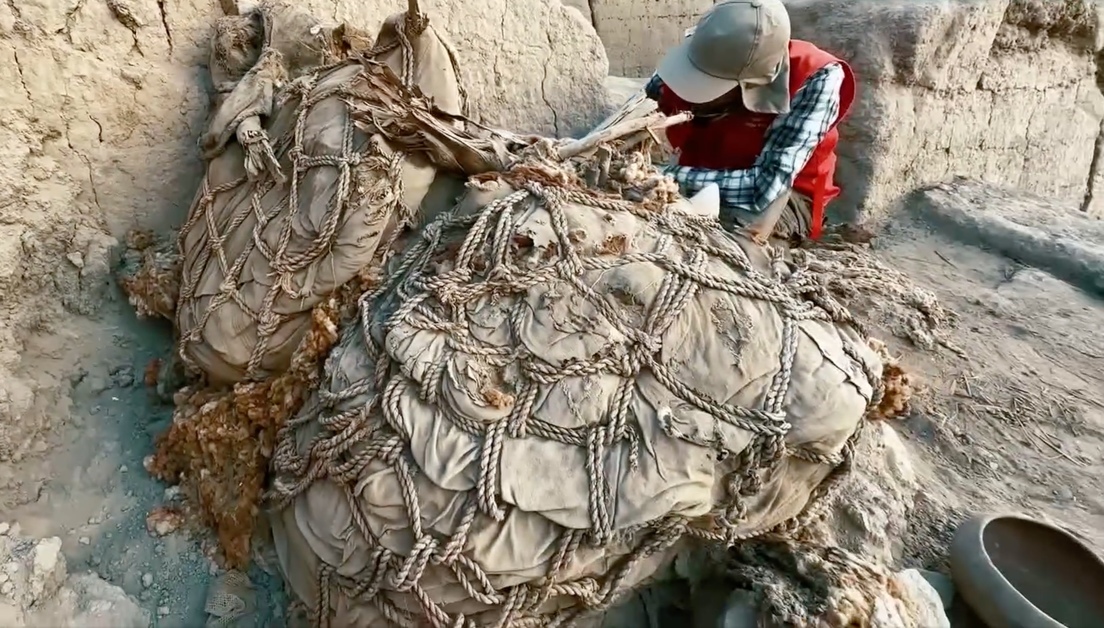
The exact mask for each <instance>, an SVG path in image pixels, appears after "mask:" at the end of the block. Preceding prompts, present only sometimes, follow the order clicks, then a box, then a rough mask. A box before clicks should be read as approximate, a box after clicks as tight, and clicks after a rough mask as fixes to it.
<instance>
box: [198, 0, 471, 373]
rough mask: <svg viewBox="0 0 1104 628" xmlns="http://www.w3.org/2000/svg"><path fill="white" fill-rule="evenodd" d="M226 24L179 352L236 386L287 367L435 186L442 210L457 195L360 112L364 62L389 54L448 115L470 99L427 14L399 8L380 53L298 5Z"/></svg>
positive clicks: (387, 61)
mask: <svg viewBox="0 0 1104 628" xmlns="http://www.w3.org/2000/svg"><path fill="white" fill-rule="evenodd" d="M218 28H219V30H218V33H216V35H215V37H214V38H213V40H212V61H211V68H212V74H213V76H214V79H215V83H216V86H217V87H218V90H219V92H220V98H219V105H218V107H217V108H216V110H215V111H214V112H213V114H212V116H211V121H210V124H209V127H208V130H207V132H206V133H205V134H204V136H203V137H202V138H201V140H200V144H201V148H202V150H203V152H204V155H205V156H206V157H208V158H209V159H210V160H211V161H210V163H209V164H208V167H207V173H206V176H205V177H204V179H203V183H202V185H201V187H200V189H199V191H198V193H197V194H196V198H195V201H194V202H193V204H192V207H191V209H190V211H189V215H188V219H187V221H186V223H185V225H184V226H183V227H182V228H181V231H180V247H181V257H182V264H181V266H182V272H181V280H180V288H179V299H178V303H177V311H176V322H177V327H178V330H179V332H180V353H181V356H182V357H183V358H184V360H185V361H186V362H188V363H189V364H190V365H191V366H193V367H195V368H198V369H199V370H201V371H203V372H204V373H206V374H207V376H208V378H209V379H210V380H211V381H212V382H213V383H231V382H236V381H240V380H242V379H255V380H256V379H263V378H264V377H265V376H267V375H271V374H274V373H279V372H281V371H282V370H284V369H286V368H287V365H288V363H289V362H290V358H291V354H292V352H293V351H294V349H295V347H296V345H297V344H298V342H299V341H300V340H301V339H302V337H303V336H304V334H305V333H306V330H307V328H308V326H309V323H310V311H311V309H312V308H313V307H314V306H315V305H317V304H318V303H320V302H321V301H322V300H323V299H324V298H325V297H326V296H327V295H329V294H331V293H332V292H333V291H334V290H335V289H337V288H338V287H340V286H341V285H343V284H345V283H346V282H347V281H349V280H350V279H351V278H352V277H354V276H355V275H356V274H357V273H358V272H361V271H362V270H363V269H365V268H366V267H368V266H369V265H370V264H372V262H373V260H376V259H377V258H378V256H380V255H382V254H384V253H385V252H386V251H388V250H389V249H390V245H391V243H392V241H393V238H394V237H395V236H397V235H398V234H399V232H400V231H401V230H402V229H403V228H404V227H406V226H408V225H410V224H412V223H413V222H414V221H415V220H416V219H417V218H418V217H419V216H420V213H421V208H422V205H423V201H424V200H425V199H426V198H427V197H428V198H434V199H438V198H439V199H440V200H434V201H433V202H431V203H429V205H432V206H434V207H439V206H441V205H442V203H445V204H447V203H448V201H449V199H451V198H454V197H455V194H456V193H457V192H458V191H459V188H458V185H459V184H458V183H457V181H456V180H454V179H452V177H450V176H449V175H444V174H442V175H441V176H437V171H436V169H435V168H434V167H433V166H432V165H431V164H430V163H429V161H428V160H426V159H425V158H423V157H421V156H419V155H417V154H413V153H411V152H408V151H399V150H397V149H396V148H395V147H394V146H393V145H392V143H391V142H390V141H389V140H388V139H387V138H386V137H384V136H383V135H381V134H380V133H379V132H378V131H379V129H378V128H376V126H375V125H374V124H372V123H371V122H368V123H364V122H362V121H358V120H354V116H353V115H352V113H351V111H352V109H354V108H356V107H358V106H361V105H363V99H364V96H365V94H367V93H370V92H371V90H372V89H373V88H372V85H371V77H370V76H367V75H368V74H370V73H369V72H368V69H367V67H366V64H372V63H379V64H384V65H386V66H387V67H389V68H390V69H391V71H393V72H394V74H396V75H397V76H399V77H400V78H401V79H403V81H404V82H405V84H407V85H409V86H412V88H414V89H416V90H418V92H420V95H422V96H424V97H426V98H429V99H431V100H432V102H433V103H434V105H436V107H438V108H439V109H441V110H443V111H445V112H449V113H453V114H458V113H460V112H461V109H462V107H461V104H462V103H461V100H462V98H461V90H460V88H459V85H458V83H457V75H456V69H455V67H454V65H453V61H452V56H451V54H450V53H449V49H448V47H447V45H446V44H445V43H444V42H443V40H442V39H441V38H440V37H439V35H438V34H437V32H436V31H434V30H433V28H432V27H428V26H427V23H426V20H425V19H424V16H422V17H421V19H420V20H419V19H411V20H406V19H405V18H404V17H402V16H395V17H394V18H392V19H391V20H389V21H388V23H387V24H386V25H385V26H384V28H383V30H382V31H381V33H380V35H379V37H378V38H377V41H376V46H375V47H374V48H373V49H372V50H371V51H363V50H361V52H362V53H364V55H363V56H360V55H354V57H352V58H350V59H348V60H346V61H339V59H341V58H343V57H346V56H348V55H349V54H351V53H353V52H356V50H355V49H356V47H357V46H362V45H363V42H361V40H360V36H359V35H357V34H355V33H352V32H351V31H350V30H349V29H347V28H346V27H343V26H342V27H338V28H329V27H324V26H323V25H321V24H318V23H317V22H316V21H314V20H313V18H310V17H309V16H307V15H306V14H303V13H301V12H298V11H297V10H295V9H290V8H287V7H281V6H279V5H264V6H263V7H262V8H261V9H259V10H258V11H257V12H255V13H253V14H250V15H247V16H241V17H234V18H227V19H225V20H223V21H221V22H220V23H219V26H218ZM255 51H259V52H255ZM320 64H321V65H322V67H321V69H320V68H319V65H320ZM326 64H330V65H328V66H327V65H326ZM384 113H387V112H384ZM381 120H383V122H380V124H383V123H385V121H386V116H382V115H381ZM231 140H236V141H231Z"/></svg>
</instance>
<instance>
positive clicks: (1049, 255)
mask: <svg viewBox="0 0 1104 628" xmlns="http://www.w3.org/2000/svg"><path fill="white" fill-rule="evenodd" d="M910 205H911V206H912V208H913V210H914V211H915V212H916V213H917V215H919V216H920V217H921V218H923V219H924V220H926V221H928V222H929V223H931V224H933V225H935V226H937V227H939V228H941V229H942V230H943V231H945V232H946V233H947V234H948V235H950V236H952V237H955V238H958V239H960V240H962V241H965V242H967V243H971V244H983V245H985V246H986V247H987V248H989V249H992V250H993V251H995V252H997V253H1002V254H1004V255H1007V256H1008V257H1010V258H1012V259H1014V260H1017V261H1019V262H1021V263H1024V264H1030V265H1032V266H1035V267H1036V268H1040V269H1043V270H1047V271H1050V272H1051V273H1053V274H1054V275H1056V276H1058V277H1060V278H1062V279H1065V280H1067V281H1069V282H1070V283H1072V284H1075V285H1078V286H1080V287H1082V288H1084V289H1086V290H1089V291H1092V292H1096V293H1098V294H1099V293H1104V221H1101V220H1094V219H1092V218H1088V217H1086V216H1085V215H1084V214H1082V213H1081V212H1079V211H1078V207H1077V205H1076V204H1073V203H1061V202H1057V201H1055V200H1053V199H1049V198H1045V197H1042V196H1039V195H1037V194H1032V193H1029V192H1022V191H1016V190H1011V189H1008V188H1004V187H1000V186H995V185H990V184H986V183H982V182H979V181H971V180H967V179H956V180H954V181H953V182H949V183H941V184H938V185H934V186H931V187H929V188H927V189H925V190H922V191H920V192H918V193H917V194H916V195H915V197H914V202H912V203H910Z"/></svg>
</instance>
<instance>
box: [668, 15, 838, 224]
mask: <svg viewBox="0 0 1104 628" xmlns="http://www.w3.org/2000/svg"><path fill="white" fill-rule="evenodd" d="M647 92H648V96H649V97H650V98H652V99H653V100H656V101H657V102H658V103H659V108H660V110H661V111H663V112H664V113H666V114H668V115H671V114H675V113H678V112H682V111H690V112H692V113H693V114H694V118H693V119H692V120H691V121H690V122H687V123H685V124H681V125H678V126H674V127H671V128H669V129H668V130H667V137H668V139H669V140H670V142H671V145H672V146H673V147H674V148H675V150H676V152H677V162H676V163H674V164H672V165H670V166H668V168H667V172H668V174H670V175H671V176H673V177H674V178H675V180H676V181H678V183H679V185H680V187H681V188H682V192H683V194H686V195H691V194H694V193H696V192H698V191H699V190H701V189H702V188H704V187H705V186H707V185H708V184H710V183H716V184H717V186H718V187H719V188H720V192H721V205H722V208H723V209H722V216H724V217H725V218H727V219H729V220H734V221H735V222H736V223H738V224H740V225H741V226H743V227H744V229H745V230H746V231H747V232H748V234H749V235H751V236H752V237H753V238H754V239H755V240H756V241H758V242H760V243H764V242H766V240H767V238H768V237H770V236H775V237H780V238H786V239H791V238H795V237H796V238H804V237H811V238H814V239H815V238H817V237H819V235H820V231H821V229H822V228H823V223H824V209H825V206H826V205H827V204H828V202H829V201H831V200H832V199H834V198H835V197H837V196H838V195H839V193H840V189H839V188H838V187H837V186H836V184H835V181H834V180H833V177H834V174H835V169H836V144H837V143H838V142H839V132H838V131H837V130H836V126H837V125H838V124H839V122H840V120H842V119H843V117H844V116H845V115H846V114H847V112H848V110H849V109H850V107H851V103H852V102H853V101H854V98H855V77H854V75H853V74H852V72H851V68H850V67H849V66H848V65H847V64H846V63H845V62H843V61H841V60H840V59H838V58H836V57H834V56H832V55H831V54H829V53H827V52H825V51H823V50H821V49H820V48H817V47H816V46H814V45H813V44H811V43H809V42H805V41H800V40H796V39H790V19H789V15H788V14H787V12H786V7H785V6H783V4H782V2H780V0H723V1H721V2H718V3H717V4H716V5H714V6H713V8H712V9H710V10H709V11H708V12H707V13H706V14H705V15H703V16H702V18H701V19H700V20H699V22H698V24H697V26H696V27H695V28H694V30H693V32H692V34H691V35H689V36H688V37H687V38H686V40H685V41H684V42H683V43H682V44H681V45H679V46H678V47H676V48H674V49H673V50H671V51H670V52H668V54H667V56H666V57H665V58H664V59H663V61H662V62H661V63H660V65H659V68H658V70H657V71H656V74H655V76H653V77H652V80H651V81H650V82H649V83H648V87H647Z"/></svg>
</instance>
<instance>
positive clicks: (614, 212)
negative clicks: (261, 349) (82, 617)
mask: <svg viewBox="0 0 1104 628" xmlns="http://www.w3.org/2000/svg"><path fill="white" fill-rule="evenodd" d="M538 153H539V151H535V152H531V153H530V155H529V156H528V157H527V158H525V159H522V160H521V162H520V163H517V164H515V165H514V166H513V167H511V168H510V169H508V170H506V171H505V172H502V173H496V174H489V175H484V176H481V177H478V178H476V179H473V180H472V181H471V182H469V191H468V193H467V195H466V196H465V197H464V199H462V200H461V202H460V203H459V204H458V205H457V206H456V207H455V208H453V209H452V211H450V212H447V213H445V214H443V215H441V216H440V217H439V218H438V219H437V220H435V221H433V222H432V223H430V224H429V225H428V226H426V227H425V228H424V229H423V230H422V232H421V237H420V238H417V239H415V240H414V241H413V242H412V243H410V244H409V246H408V248H407V250H406V251H405V252H404V253H403V254H402V255H401V256H400V257H397V258H396V259H395V260H394V264H393V266H392V267H391V268H390V269H389V272H388V274H387V275H386V281H385V283H384V284H383V285H381V286H380V287H379V288H378V289H377V290H375V291H373V292H371V293H366V294H365V295H364V296H363V297H362V298H361V300H360V303H359V317H358V319H357V320H356V322H355V323H354V324H351V325H347V326H346V327H345V328H343V329H342V330H341V333H340V337H339V339H338V342H337V345H336V346H335V347H334V349H333V350H332V352H331V353H330V355H329V358H328V359H327V362H326V366H325V369H324V372H323V373H322V379H321V384H320V386H319V389H318V390H317V392H316V393H315V394H314V395H313V396H312V398H311V399H310V400H309V401H308V402H307V406H306V407H305V408H304V410H303V411H302V412H300V413H299V415H298V416H297V417H296V418H295V419H294V420H292V421H290V422H289V423H287V424H286V425H285V427H284V428H283V430H282V431H281V434H280V438H279V443H278V449H277V451H276V455H275V458H274V460H273V472H274V474H275V480H274V486H273V497H274V498H275V506H276V509H277V510H276V512H275V514H274V517H273V520H274V521H273V530H274V533H275V538H276V545H277V549H278V552H279V555H280V559H281V564H282V567H283V571H284V574H285V576H286V577H287V578H288V580H289V583H290V584H291V585H292V587H293V588H294V590H295V591H296V593H297V594H298V595H299V596H300V597H301V598H302V599H303V600H304V601H306V602H308V603H309V604H311V605H313V606H314V608H315V613H316V618H317V619H318V620H319V621H320V622H322V623H325V622H332V623H333V625H357V626H383V625H390V626H411V627H413V626H426V625H429V626H441V627H444V626H559V625H568V624H570V623H571V622H573V621H575V620H577V619H579V618H581V617H582V616H584V615H586V614H589V613H592V612H594V611H599V610H602V609H604V608H608V607H609V606H610V605H611V604H613V603H614V602H615V601H617V599H618V598H619V596H620V595H622V594H623V593H624V592H625V591H626V590H627V589H628V588H631V587H632V586H634V585H636V584H637V583H639V582H640V581H642V580H643V579H645V578H647V577H648V576H649V575H650V574H651V573H652V572H654V571H655V569H657V568H658V567H659V565H661V564H662V563H664V562H665V561H667V560H669V559H670V558H671V557H672V555H673V554H674V553H675V552H676V551H678V550H679V549H680V547H682V546H683V545H685V544H687V543H693V542H695V541H712V542H719V543H724V544H733V543H735V542H737V541H739V540H741V539H747V538H752V537H755V536H757V535H761V534H764V533H766V532H786V531H787V530H792V529H793V527H795V526H797V525H799V524H800V523H801V522H802V521H803V520H804V518H806V517H809V516H812V515H813V514H814V513H815V508H814V506H815V504H817V503H818V502H819V500H818V498H819V497H821V496H822V495H823V494H824V493H825V492H826V491H827V490H828V489H829V488H830V487H831V486H832V484H833V482H835V481H836V480H837V479H838V478H839V476H840V474H842V473H843V472H845V471H846V470H847V469H848V467H849V463H850V456H851V455H852V448H853V445H854V441H855V438H856V435H857V433H858V430H859V427H860V426H861V424H862V417H863V416H864V414H865V413H866V412H867V411H868V409H870V408H871V407H874V406H876V405H877V403H878V401H879V399H880V395H881V385H880V376H881V363H880V361H879V359H878V357H877V355H876V354H875V353H874V352H873V351H872V350H871V349H870V348H869V347H867V345H866V343H865V340H864V338H863V337H862V336H861V335H860V334H859V333H857V332H856V331H855V330H854V328H853V326H852V323H853V321H852V320H851V318H850V316H849V315H848V314H847V312H846V310H845V309H844V308H843V307H841V306H840V305H839V304H838V303H835V302H834V301H833V300H832V299H831V298H830V296H829V295H828V293H827V291H826V290H824V287H823V285H820V283H819V281H818V279H817V277H815V276H813V275H811V274H809V273H808V272H806V271H805V270H804V269H803V268H801V267H794V266H792V265H791V264H788V263H787V262H785V261H784V260H783V259H782V257H781V255H780V253H779V252H778V251H775V250H770V249H763V248H761V247H758V246H756V245H754V244H752V243H751V242H750V241H747V240H744V239H742V238H741V237H739V236H734V235H732V234H729V233H726V232H725V231H724V230H723V229H721V228H720V226H719V224H718V222H717V202H716V199H715V198H714V199H712V201H710V200H709V199H705V198H699V199H696V201H695V202H692V203H688V202H686V201H680V202H676V203H674V204H669V203H668V202H667V201H669V200H670V199H669V198H668V195H669V194H670V190H668V189H667V188H666V187H665V185H664V184H663V183H659V184H657V182H662V181H664V180H663V177H662V176H659V175H658V173H657V172H656V171H655V170H654V169H653V168H651V167H650V165H647V164H642V163H640V162H639V161H638V160H637V161H634V160H633V159H631V158H630V159H628V160H627V161H626V160H625V158H624V157H622V156H620V155H613V157H614V159H613V161H614V162H620V163H615V164H611V163H610V160H609V159H606V163H604V164H602V167H601V170H602V171H603V176H602V177H601V178H602V180H604V181H605V182H606V184H607V185H606V187H607V188H608V189H617V190H620V191H621V195H619V196H614V195H612V194H609V193H606V192H605V191H603V190H598V189H595V188H594V187H587V186H586V185H584V184H583V183H582V180H583V178H586V179H588V180H589V179H590V178H591V177H589V176H587V174H588V173H589V172H591V171H592V170H593V167H594V165H595V161H596V159H598V158H589V157H587V158H580V159H577V160H575V162H574V163H569V164H565V165H563V166H558V165H554V164H551V163H549V161H548V160H546V159H542V158H539V157H538ZM608 157H610V153H609V151H606V158H608ZM577 175H584V177H580V176H577ZM641 178H644V179H649V180H650V181H641V180H640V179H641ZM666 184H667V185H669V182H666ZM622 197H629V198H636V199H640V200H637V201H627V200H624V198H622Z"/></svg>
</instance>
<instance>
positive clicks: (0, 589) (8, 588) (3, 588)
mask: <svg viewBox="0 0 1104 628" xmlns="http://www.w3.org/2000/svg"><path fill="white" fill-rule="evenodd" d="M14 588H15V585H14V584H12V583H10V582H5V583H4V584H0V593H3V594H4V595H11V592H12V589H14Z"/></svg>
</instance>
